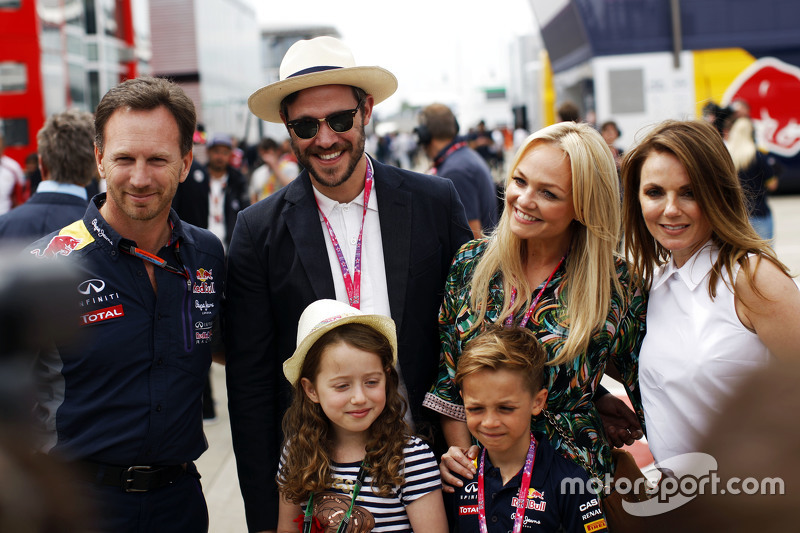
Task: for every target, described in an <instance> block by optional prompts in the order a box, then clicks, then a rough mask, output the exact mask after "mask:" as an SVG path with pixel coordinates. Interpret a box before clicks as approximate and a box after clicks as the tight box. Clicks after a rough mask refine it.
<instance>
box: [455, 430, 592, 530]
mask: <svg viewBox="0 0 800 533" xmlns="http://www.w3.org/2000/svg"><path fill="white" fill-rule="evenodd" d="M535 436H536V442H537V446H536V459H535V461H534V463H533V472H532V475H531V485H530V488H529V489H528V494H527V499H526V501H525V504H524V505H525V508H526V509H525V515H524V517H523V521H522V531H523V532H536V533H542V532H557V531H564V532H567V533H595V532H605V531H607V527H606V521H605V517H604V516H603V511H602V509H601V508H600V503H599V502H600V499H599V498H598V497H597V495H596V494H595V493H594V492H593V491H592V490H591V487H590V486H589V485H588V483H587V482H588V480H589V477H588V476H587V475H586V472H584V470H583V469H582V468H581V467H579V466H578V465H576V464H575V463H573V462H572V461H570V460H569V459H566V458H564V457H562V456H560V455H556V453H555V451H554V450H553V447H552V445H551V444H550V442H549V441H548V439H547V436H545V435H543V434H538V433H537V434H536V435H535ZM478 457H480V455H479V456H478ZM484 472H485V474H484V494H485V499H486V501H485V509H486V526H487V529H488V531H489V532H497V533H500V532H502V533H506V532H507V531H512V530H513V527H514V516H515V514H516V512H517V507H516V505H517V503H518V496H519V488H520V485H521V484H522V470H520V472H518V473H517V475H516V476H514V477H513V478H511V480H510V481H509V482H508V483H506V484H505V485H503V479H502V477H501V476H500V469H498V468H496V467H495V466H493V465H492V462H491V460H490V459H489V454H486V463H485V464H484ZM461 480H462V481H463V482H464V485H463V486H462V487H456V492H455V497H454V498H453V502H454V505H455V508H454V509H453V514H452V516H453V517H454V519H455V521H456V529H455V531H457V532H460V533H467V532H474V531H479V528H478V476H477V474H476V475H475V477H473V478H472V479H465V478H461ZM565 480H566V481H565Z"/></svg>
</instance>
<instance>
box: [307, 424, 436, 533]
mask: <svg viewBox="0 0 800 533" xmlns="http://www.w3.org/2000/svg"><path fill="white" fill-rule="evenodd" d="M403 455H404V457H405V463H404V465H403V467H402V470H401V473H402V474H403V476H404V477H405V481H404V482H403V484H402V485H400V486H399V487H395V490H394V492H393V494H392V495H391V496H389V497H386V498H384V497H381V496H378V495H376V494H374V493H373V490H372V477H371V476H369V475H368V476H367V478H366V480H365V482H364V485H363V487H361V492H359V494H358V498H357V499H356V507H355V509H354V511H353V519H354V520H353V521H351V527H350V528H349V531H376V532H380V531H412V530H411V524H410V523H409V521H408V515H407V514H406V506H407V505H409V504H411V503H412V502H414V501H415V500H417V499H418V498H421V497H422V496H425V495H426V494H428V493H430V492H433V491H435V490H440V489H441V488H442V483H441V479H440V478H439V467H438V465H437V464H436V458H435V457H434V455H433V452H432V451H431V449H430V448H429V447H428V445H427V444H425V443H424V442H423V441H422V440H420V439H419V438H417V437H409V439H408V442H407V444H406V447H405V448H404V449H403ZM360 464H361V463H360V462H356V463H336V462H331V474H332V475H333V483H332V486H331V487H330V488H329V489H327V490H326V491H325V492H323V493H321V494H315V495H314V514H315V516H317V518H319V519H320V521H321V522H322V523H323V524H327V523H328V521H329V520H330V518H333V519H335V520H339V519H340V516H341V513H336V512H333V511H332V508H334V507H339V508H341V507H342V506H344V508H346V507H347V506H349V504H350V498H351V494H352V489H353V486H354V484H355V482H356V478H357V477H358V470H359V467H360ZM340 495H343V497H342V496H340ZM331 498H333V499H336V500H339V502H341V503H339V504H338V505H336V504H334V505H327V504H325V502H326V501H327V500H330V499H331ZM321 504H322V505H321ZM359 508H361V509H360V510H359ZM303 510H304V511H305V505H303ZM359 513H360V514H361V516H362V517H363V518H362V519H361V520H358V518H357V517H358V515H359ZM357 521H358V522H360V521H363V523H364V524H365V525H369V524H370V522H371V521H372V522H373V523H374V525H372V526H371V527H369V528H368V529H361V528H358V529H356V528H353V525H355V523H356V522H357Z"/></svg>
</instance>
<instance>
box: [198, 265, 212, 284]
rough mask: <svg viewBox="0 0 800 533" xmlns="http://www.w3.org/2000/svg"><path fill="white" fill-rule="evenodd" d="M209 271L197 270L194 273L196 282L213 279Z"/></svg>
mask: <svg viewBox="0 0 800 533" xmlns="http://www.w3.org/2000/svg"><path fill="white" fill-rule="evenodd" d="M211 272H212V271H211V270H206V269H205V268H198V269H197V272H195V277H196V278H197V281H201V282H204V281H211V280H212V279H214V276H213V275H212V274H211Z"/></svg>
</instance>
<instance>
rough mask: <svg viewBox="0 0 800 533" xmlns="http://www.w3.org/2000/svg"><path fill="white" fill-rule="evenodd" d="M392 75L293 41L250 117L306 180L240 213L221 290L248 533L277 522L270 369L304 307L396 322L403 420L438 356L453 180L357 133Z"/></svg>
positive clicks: (463, 230)
mask: <svg viewBox="0 0 800 533" xmlns="http://www.w3.org/2000/svg"><path fill="white" fill-rule="evenodd" d="M396 89H397V79H396V78H395V77H394V75H393V74H392V73H391V72H389V71H388V70H386V69H383V68H381V67H376V66H356V63H355V60H354V59H353V56H352V53H351V52H350V50H349V49H348V48H347V47H346V46H345V45H344V43H342V42H341V41H339V40H337V39H334V38H332V37H318V38H316V39H311V40H308V41H299V42H297V43H295V44H294V45H293V46H292V47H291V48H290V49H289V50H288V51H287V53H286V56H285V57H284V58H283V62H282V63H281V67H280V81H278V82H275V83H272V84H270V85H267V86H266V87H262V88H261V89H259V90H257V91H256V92H255V93H253V94H252V95H251V96H250V99H249V100H248V105H249V107H250V110H251V111H252V112H253V113H254V114H255V115H256V116H258V117H259V118H261V119H263V120H266V121H269V122H282V123H283V124H284V125H285V126H286V128H287V130H288V132H289V136H290V140H291V144H292V149H293V151H294V154H295V156H296V157H297V160H298V162H299V163H300V164H302V165H303V167H305V170H304V171H303V172H302V173H301V174H300V175H299V176H298V178H297V179H295V180H294V181H292V182H291V183H290V184H289V185H287V186H286V187H284V188H283V189H281V190H280V191H278V192H277V193H275V194H273V195H271V196H269V197H268V198H266V199H264V200H262V201H261V202H258V203H256V204H255V205H253V206H251V207H249V208H247V209H245V210H244V211H242V212H241V213H240V214H239V217H238V219H237V222H236V227H235V229H234V233H233V238H232V240H231V245H230V252H229V260H228V261H229V262H228V269H229V270H228V272H229V277H228V284H227V287H228V288H227V298H228V300H227V317H228V321H227V333H226V335H227V337H226V339H227V341H228V344H227V353H228V359H227V361H228V362H227V381H228V399H229V410H230V415H231V426H232V433H233V445H234V451H235V453H236V461H237V468H238V472H239V483H240V486H241V489H242V494H243V497H244V501H245V509H246V513H247V523H248V527H249V529H250V530H251V531H261V530H271V529H274V528H275V527H276V524H277V503H278V493H277V486H276V484H275V474H276V472H277V466H278V458H279V453H280V439H281V434H280V423H281V418H282V416H283V413H284V412H285V411H286V408H287V406H288V401H289V398H290V386H289V383H288V381H286V380H285V379H284V377H283V374H282V371H281V365H282V364H283V362H284V360H285V359H287V358H289V357H290V356H291V355H292V353H293V352H294V349H295V346H294V343H295V338H296V334H297V323H298V320H299V318H300V315H301V313H302V312H303V309H305V307H306V306H307V305H308V304H310V303H311V302H313V301H315V300H318V299H322V298H330V299H336V300H339V301H342V302H347V303H349V304H350V305H352V306H353V307H357V308H360V309H362V310H364V311H365V312H367V313H372V314H382V315H386V316H390V317H391V318H392V319H394V321H395V323H396V324H397V332H398V359H399V371H400V374H401V376H402V379H403V383H404V385H405V390H406V394H407V398H408V400H409V404H410V407H411V414H412V416H413V422H414V423H416V425H417V429H418V430H425V428H426V427H427V426H428V424H427V421H426V420H425V419H424V414H423V411H424V410H423V409H421V405H422V398H423V397H424V395H425V392H426V391H427V390H428V388H429V387H430V385H431V384H432V383H433V381H434V379H435V377H436V373H437V365H438V360H439V338H438V332H437V313H438V310H439V305H440V304H441V299H442V294H443V289H444V282H445V278H446V276H447V271H448V268H449V265H450V262H451V260H452V257H453V255H454V254H455V253H456V251H457V250H458V248H459V247H460V246H461V244H463V243H464V242H466V241H467V240H469V239H470V238H471V231H470V229H469V226H468V224H467V220H466V216H465V214H464V208H463V206H462V204H461V202H460V200H459V198H458V194H457V193H456V191H455V188H454V187H453V185H452V182H450V181H449V180H445V179H443V178H438V177H434V176H426V175H423V174H417V173H414V172H410V171H407V170H402V169H398V168H395V167H391V166H388V165H383V164H381V163H379V162H378V161H375V160H374V159H372V158H371V157H368V156H367V155H366V154H365V153H364V141H365V131H364V129H365V126H366V125H367V124H369V121H370V119H371V117H372V108H373V106H374V105H375V104H377V103H379V102H381V101H383V100H385V99H386V98H388V97H389V96H391V95H392V94H393V93H394V91H395V90H396Z"/></svg>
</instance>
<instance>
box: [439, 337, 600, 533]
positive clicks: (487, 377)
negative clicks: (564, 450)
mask: <svg viewBox="0 0 800 533" xmlns="http://www.w3.org/2000/svg"><path fill="white" fill-rule="evenodd" d="M544 363H545V353H544V349H543V348H542V347H541V345H540V344H539V342H538V341H537V340H536V337H535V336H534V335H533V333H532V332H531V331H530V330H528V329H524V328H490V329H488V330H487V331H485V332H483V333H481V334H480V335H478V336H477V337H475V339H473V340H472V341H471V342H470V343H469V344H468V345H467V347H466V348H465V349H464V353H463V354H462V356H461V358H460V359H459V361H458V370H457V372H456V376H455V380H456V383H457V384H458V386H459V387H460V389H461V396H462V398H463V399H464V408H465V410H466V414H467V426H468V427H469V431H470V433H472V436H473V437H475V438H476V439H477V440H478V442H479V443H480V445H481V451H480V452H479V453H478V457H477V459H476V469H477V471H478V473H477V474H476V475H475V476H474V477H473V478H472V479H471V480H466V479H462V481H464V484H463V486H462V487H460V488H458V487H457V488H456V493H455V499H454V502H455V505H456V508H455V510H454V516H455V517H456V522H457V524H456V531H460V532H464V533H466V532H472V531H482V530H483V531H490V532H503V533H505V532H507V531H509V532H510V531H514V532H518V531H529V532H533V531H535V532H544V531H547V532H550V531H553V532H555V531H566V532H576V533H578V532H580V533H588V532H591V533H594V532H602V531H606V521H605V518H604V517H603V512H602V510H601V509H600V504H599V498H598V497H597V496H596V495H595V494H594V493H593V492H592V491H591V490H590V489H587V481H588V476H587V474H586V472H584V470H583V469H582V468H581V467H579V466H578V465H576V464H575V463H573V462H572V461H570V460H568V459H566V458H564V457H562V456H561V455H558V454H556V453H555V452H554V450H553V447H552V446H551V445H550V442H549V441H548V439H547V436H546V435H543V434H536V435H534V434H532V433H531V430H530V427H531V416H536V415H539V414H540V413H541V412H542V410H543V409H544V408H545V404H546V402H547V389H545V388H543V381H544ZM481 472H482V474H481ZM565 478H570V479H573V480H577V479H580V480H581V488H582V489H583V490H582V491H574V492H583V494H571V493H569V491H562V480H563V479H565ZM575 485H577V482H575V483H568V484H567V486H575ZM481 502H483V503H482V505H481ZM481 508H482V509H481ZM482 520H485V524H486V529H483V528H481V527H479V521H482Z"/></svg>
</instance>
